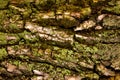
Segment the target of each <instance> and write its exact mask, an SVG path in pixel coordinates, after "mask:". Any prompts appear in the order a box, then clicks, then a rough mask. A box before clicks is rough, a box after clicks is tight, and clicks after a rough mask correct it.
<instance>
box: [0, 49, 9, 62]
mask: <svg viewBox="0 0 120 80" xmlns="http://www.w3.org/2000/svg"><path fill="white" fill-rule="evenodd" d="M7 55H8V54H7V51H6V49H5V48H1V49H0V60H3V59H4V58H5V57H7Z"/></svg>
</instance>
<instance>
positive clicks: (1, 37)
mask: <svg viewBox="0 0 120 80" xmlns="http://www.w3.org/2000/svg"><path fill="white" fill-rule="evenodd" d="M5 44H7V35H6V33H0V45H5Z"/></svg>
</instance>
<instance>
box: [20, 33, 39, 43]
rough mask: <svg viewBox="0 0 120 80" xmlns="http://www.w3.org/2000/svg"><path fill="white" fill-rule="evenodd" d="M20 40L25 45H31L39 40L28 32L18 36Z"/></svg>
mask: <svg viewBox="0 0 120 80" xmlns="http://www.w3.org/2000/svg"><path fill="white" fill-rule="evenodd" d="M18 35H19V37H20V38H23V39H24V40H25V42H26V43H28V44H29V43H31V42H38V41H39V38H38V37H37V36H36V35H33V34H32V33H30V32H28V31H24V32H22V33H19V34H18Z"/></svg>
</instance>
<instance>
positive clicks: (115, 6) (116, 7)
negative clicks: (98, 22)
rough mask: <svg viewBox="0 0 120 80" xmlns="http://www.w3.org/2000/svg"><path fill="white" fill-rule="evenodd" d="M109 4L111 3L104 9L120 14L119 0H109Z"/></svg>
mask: <svg viewBox="0 0 120 80" xmlns="http://www.w3.org/2000/svg"><path fill="white" fill-rule="evenodd" d="M109 5H112V6H111V7H107V8H105V10H107V11H109V12H112V13H115V14H120V1H116V2H114V1H111V2H109Z"/></svg>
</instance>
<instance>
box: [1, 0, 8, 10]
mask: <svg viewBox="0 0 120 80" xmlns="http://www.w3.org/2000/svg"><path fill="white" fill-rule="evenodd" d="M8 2H9V0H0V9H4V8H6V6H7V5H8Z"/></svg>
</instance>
